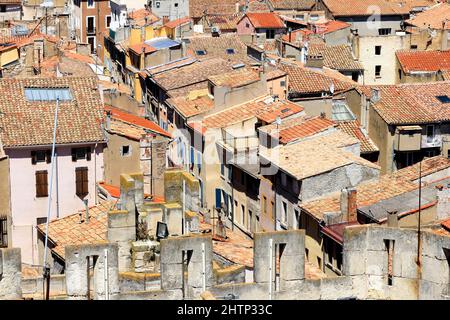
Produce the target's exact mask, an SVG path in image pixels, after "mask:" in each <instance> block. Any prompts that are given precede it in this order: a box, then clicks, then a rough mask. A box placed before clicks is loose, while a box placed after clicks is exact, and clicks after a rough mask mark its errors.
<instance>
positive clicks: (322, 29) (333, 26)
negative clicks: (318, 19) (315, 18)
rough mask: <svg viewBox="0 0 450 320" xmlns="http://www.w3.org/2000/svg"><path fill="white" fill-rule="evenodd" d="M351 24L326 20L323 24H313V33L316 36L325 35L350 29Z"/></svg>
mask: <svg viewBox="0 0 450 320" xmlns="http://www.w3.org/2000/svg"><path fill="white" fill-rule="evenodd" d="M350 27H351V24H349V23H347V22H344V21H339V20H328V21H327V22H325V23H315V24H314V33H317V34H327V33H331V32H334V31H338V30H341V29H345V28H350Z"/></svg>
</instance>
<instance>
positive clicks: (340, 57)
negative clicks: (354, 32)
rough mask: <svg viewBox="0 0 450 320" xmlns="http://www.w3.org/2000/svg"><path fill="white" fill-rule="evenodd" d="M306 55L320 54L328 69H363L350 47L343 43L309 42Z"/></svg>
mask: <svg viewBox="0 0 450 320" xmlns="http://www.w3.org/2000/svg"><path fill="white" fill-rule="evenodd" d="M308 55H322V56H323V65H324V66H325V67H328V68H330V69H335V70H340V71H347V70H351V71H354V70H364V67H363V66H362V65H361V63H359V62H358V61H357V60H356V59H355V57H354V56H353V54H352V50H351V49H350V47H349V46H348V45H345V44H342V45H337V46H329V45H326V44H324V43H323V44H319V43H310V45H309V47H308Z"/></svg>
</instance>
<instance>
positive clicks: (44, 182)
mask: <svg viewBox="0 0 450 320" xmlns="http://www.w3.org/2000/svg"><path fill="white" fill-rule="evenodd" d="M47 176H48V174H47V170H43V171H36V197H48V177H47Z"/></svg>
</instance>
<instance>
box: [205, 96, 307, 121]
mask: <svg viewBox="0 0 450 320" xmlns="http://www.w3.org/2000/svg"><path fill="white" fill-rule="evenodd" d="M267 99H271V97H270V96H264V97H260V98H258V99H255V100H253V101H251V102H246V103H244V104H240V105H236V106H234V107H231V108H228V109H225V110H222V111H219V112H217V113H214V114H212V115H209V116H207V117H205V118H204V119H203V121H202V123H201V127H202V128H224V127H226V126H229V125H232V124H235V123H239V122H242V121H245V120H248V119H251V118H253V117H261V118H263V119H266V120H270V119H273V118H274V116H275V115H280V117H281V118H284V117H287V116H290V115H292V114H293V113H295V111H298V112H301V111H303V108H301V107H300V108H298V106H296V105H294V104H292V103H289V102H287V101H283V100H277V101H272V102H269V101H267V102H265V100H267ZM287 107H288V108H292V110H290V111H289V112H286V113H282V112H281V111H282V110H284V109H286V108H287ZM269 116H270V117H269ZM268 117H269V118H268ZM275 118H276V116H275Z"/></svg>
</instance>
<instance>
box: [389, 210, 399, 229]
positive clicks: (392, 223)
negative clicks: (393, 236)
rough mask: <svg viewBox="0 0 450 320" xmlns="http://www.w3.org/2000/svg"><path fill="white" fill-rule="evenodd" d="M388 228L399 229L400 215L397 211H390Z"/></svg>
mask: <svg viewBox="0 0 450 320" xmlns="http://www.w3.org/2000/svg"><path fill="white" fill-rule="evenodd" d="M387 226H388V227H390V228H398V213H397V211H388V217H387Z"/></svg>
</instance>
